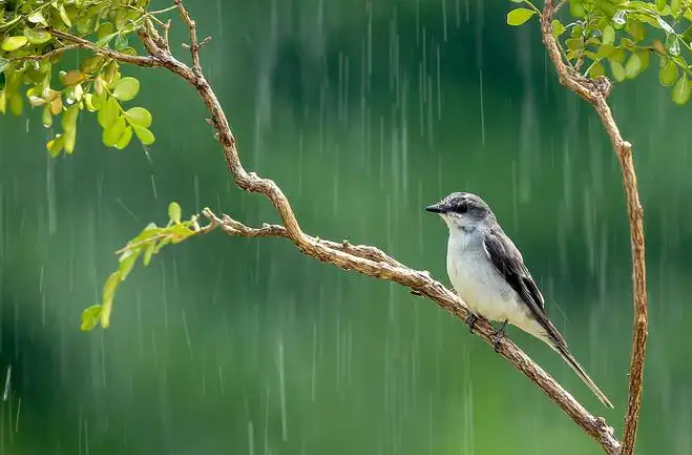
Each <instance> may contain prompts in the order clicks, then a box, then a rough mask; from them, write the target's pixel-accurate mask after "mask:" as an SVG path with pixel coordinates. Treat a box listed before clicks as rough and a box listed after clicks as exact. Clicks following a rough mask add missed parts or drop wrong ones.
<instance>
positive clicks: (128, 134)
mask: <svg viewBox="0 0 692 455" xmlns="http://www.w3.org/2000/svg"><path fill="white" fill-rule="evenodd" d="M131 140H132V126H128V127H127V128H125V131H123V134H122V136H120V139H118V142H116V143H115V148H117V149H118V150H122V149H124V148H125V147H127V146H128V144H129V143H130V141H131Z"/></svg>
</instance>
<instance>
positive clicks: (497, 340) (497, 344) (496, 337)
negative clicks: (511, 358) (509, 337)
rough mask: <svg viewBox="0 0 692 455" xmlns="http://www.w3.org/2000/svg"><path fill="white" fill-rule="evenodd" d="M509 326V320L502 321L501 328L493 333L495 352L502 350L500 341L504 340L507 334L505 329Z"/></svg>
mask: <svg viewBox="0 0 692 455" xmlns="http://www.w3.org/2000/svg"><path fill="white" fill-rule="evenodd" d="M506 328H507V321H505V322H503V323H502V326H500V328H499V329H497V330H494V331H493V332H492V333H491V335H492V339H493V349H494V350H495V352H498V351H499V350H500V341H502V338H504V336H505V329H506Z"/></svg>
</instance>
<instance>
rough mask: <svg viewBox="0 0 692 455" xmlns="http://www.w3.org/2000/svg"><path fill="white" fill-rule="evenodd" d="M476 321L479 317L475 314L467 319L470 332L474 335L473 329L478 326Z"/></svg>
mask: <svg viewBox="0 0 692 455" xmlns="http://www.w3.org/2000/svg"><path fill="white" fill-rule="evenodd" d="M476 321H478V316H476V315H475V314H473V313H471V314H469V317H468V318H466V323H467V324H468V325H469V332H471V333H473V328H474V327H475V325H476Z"/></svg>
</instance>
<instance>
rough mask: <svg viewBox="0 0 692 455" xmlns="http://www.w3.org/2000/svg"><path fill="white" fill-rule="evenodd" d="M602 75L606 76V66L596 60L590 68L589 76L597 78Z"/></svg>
mask: <svg viewBox="0 0 692 455" xmlns="http://www.w3.org/2000/svg"><path fill="white" fill-rule="evenodd" d="M601 76H605V67H604V66H603V64H602V63H601V62H594V64H593V65H591V69H589V77H591V78H592V79H597V78H599V77H601Z"/></svg>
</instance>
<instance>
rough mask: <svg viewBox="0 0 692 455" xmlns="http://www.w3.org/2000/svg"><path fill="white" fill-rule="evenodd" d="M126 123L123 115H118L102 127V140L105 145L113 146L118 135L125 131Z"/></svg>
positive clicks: (116, 141)
mask: <svg viewBox="0 0 692 455" xmlns="http://www.w3.org/2000/svg"><path fill="white" fill-rule="evenodd" d="M126 128H127V123H125V118H124V117H118V118H116V119H115V121H114V122H113V123H111V124H110V125H108V126H107V127H105V128H104V129H103V135H102V140H103V144H104V145H105V146H107V147H115V144H117V143H118V141H119V140H120V137H121V136H122V135H123V134H124V133H125V129H126Z"/></svg>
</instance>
